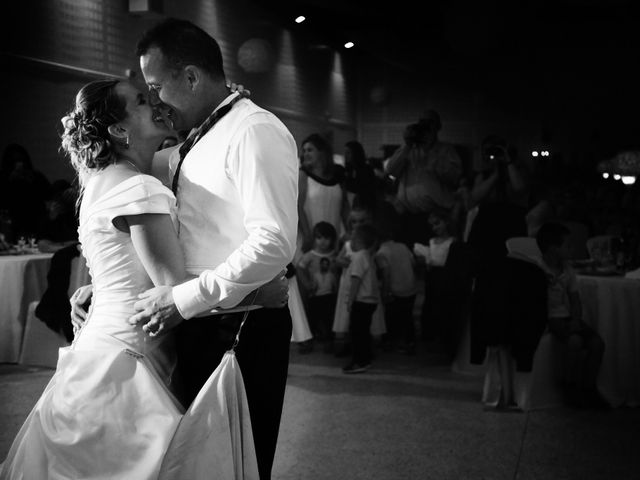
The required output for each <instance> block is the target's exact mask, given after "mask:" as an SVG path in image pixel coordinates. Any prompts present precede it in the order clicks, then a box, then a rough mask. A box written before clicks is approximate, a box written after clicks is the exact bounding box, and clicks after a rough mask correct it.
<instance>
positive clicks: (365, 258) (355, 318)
mask: <svg viewBox="0 0 640 480" xmlns="http://www.w3.org/2000/svg"><path fill="white" fill-rule="evenodd" d="M376 240H377V239H376V230H375V228H374V227H373V226H371V225H361V226H358V227H356V228H355V229H354V231H353V234H352V236H351V248H352V250H353V253H352V256H351V263H350V264H349V267H348V275H349V277H350V279H351V285H350V289H349V297H348V300H347V310H348V311H349V320H350V325H349V332H350V333H351V343H352V350H353V357H352V361H351V363H350V364H349V365H347V366H346V367H344V368H343V369H342V371H343V372H344V373H362V372H366V371H367V370H368V369H369V368H370V367H371V332H370V329H371V319H372V318H373V313H374V312H375V310H376V308H377V306H378V303H380V289H379V287H378V280H377V271H376V265H375V262H374V261H373V254H374V252H375V248H376Z"/></svg>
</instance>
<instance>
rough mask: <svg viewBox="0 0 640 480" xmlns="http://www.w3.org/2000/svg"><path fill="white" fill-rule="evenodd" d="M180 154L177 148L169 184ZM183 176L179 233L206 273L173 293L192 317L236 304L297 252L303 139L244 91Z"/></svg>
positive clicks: (189, 262) (193, 269) (188, 260)
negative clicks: (297, 140) (299, 148)
mask: <svg viewBox="0 0 640 480" xmlns="http://www.w3.org/2000/svg"><path fill="white" fill-rule="evenodd" d="M235 95H236V94H232V95H230V96H229V97H227V98H226V99H225V100H224V101H223V102H222V103H221V104H220V105H219V106H218V108H220V106H222V105H224V104H226V103H227V102H229V101H231V100H232V99H233V98H234V97H235ZM179 158H180V157H179V149H178V148H176V149H175V150H174V151H173V152H172V154H171V157H170V160H169V184H170V179H171V178H173V175H174V173H175V168H176V166H177V163H178V161H179ZM179 179H180V180H179V184H178V192H177V195H176V197H177V216H178V224H179V232H178V235H179V238H180V244H181V245H182V248H183V250H184V254H185V264H186V268H187V272H188V273H190V274H193V275H198V278H196V279H193V280H190V281H188V282H185V283H183V284H181V285H178V286H175V287H174V288H173V297H174V301H175V303H176V306H177V308H178V311H179V312H180V314H181V315H182V316H183V317H184V318H191V317H194V316H196V315H197V314H199V313H202V312H205V311H208V310H211V309H213V308H231V307H234V306H235V305H237V304H238V303H239V302H240V301H241V300H242V299H243V298H244V297H245V296H247V295H248V294H249V293H251V292H252V291H253V290H255V289H256V288H258V287H259V286H260V285H263V284H264V283H267V282H268V281H270V280H271V279H272V278H274V277H275V276H276V275H277V274H278V273H279V272H280V271H281V270H282V269H283V268H284V267H285V266H286V265H287V264H288V263H289V262H290V261H291V260H292V259H293V255H294V252H295V248H296V234H297V226H298V211H297V199H298V157H297V147H296V143H295V140H294V139H293V136H292V135H291V133H290V132H289V130H288V129H287V128H286V127H285V126H284V124H283V123H282V122H281V121H280V120H279V119H278V118H277V117H276V116H275V115H273V114H272V113H270V112H268V111H266V110H264V109H262V108H260V107H258V106H257V105H255V104H254V103H253V102H252V101H250V100H249V99H241V100H239V101H238V102H236V104H235V105H234V106H233V108H232V109H231V111H230V112H229V113H228V114H227V115H225V116H224V117H223V118H222V119H221V120H220V121H219V122H218V123H216V124H215V126H214V127H213V128H212V129H211V130H210V131H209V132H208V133H206V134H205V135H204V136H203V137H202V138H201V139H200V140H199V141H198V142H197V143H196V144H195V146H194V147H193V148H192V149H191V151H190V152H189V153H188V154H187V156H186V157H185V160H184V162H183V163H182V167H181V170H180V177H179Z"/></svg>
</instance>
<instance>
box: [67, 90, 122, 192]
mask: <svg viewBox="0 0 640 480" xmlns="http://www.w3.org/2000/svg"><path fill="white" fill-rule="evenodd" d="M119 82H120V80H97V81H95V82H91V83H88V84H87V85H85V86H84V87H82V88H81V89H80V91H79V92H78V94H77V95H76V101H75V106H74V108H73V110H72V111H71V112H69V114H68V115H67V116H65V117H64V118H63V119H62V125H63V126H64V133H63V134H62V149H63V150H64V151H65V152H66V153H67V154H68V155H69V157H70V159H71V165H72V166H73V168H74V169H75V170H76V172H77V173H78V178H79V180H80V184H81V185H82V184H84V181H85V180H86V178H87V176H88V175H89V174H90V173H92V172H96V171H99V170H102V169H103V168H105V167H107V166H108V165H110V164H112V163H114V162H115V149H114V145H113V142H112V140H111V136H110V135H109V131H108V130H107V129H108V128H109V126H110V125H113V124H114V123H117V122H119V121H121V120H124V119H125V118H126V116H127V112H126V102H125V100H124V98H122V97H120V96H118V94H117V93H116V85H117V84H118V83H119Z"/></svg>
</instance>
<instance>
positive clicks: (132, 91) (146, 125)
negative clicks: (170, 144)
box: [116, 82, 171, 145]
mask: <svg viewBox="0 0 640 480" xmlns="http://www.w3.org/2000/svg"><path fill="white" fill-rule="evenodd" d="M116 92H117V94H118V95H119V96H120V97H121V98H123V99H124V100H125V102H126V110H127V118H126V119H125V120H123V121H122V124H123V126H125V127H126V128H127V133H128V135H129V141H130V142H132V143H134V144H135V143H138V142H145V143H146V142H147V141H154V142H156V143H157V144H158V145H160V143H161V142H162V140H164V138H165V137H166V136H167V135H169V134H170V133H171V130H170V129H169V127H168V126H167V124H166V123H165V122H164V120H163V118H162V115H159V114H158V112H157V111H155V110H154V109H153V108H152V107H151V105H149V102H148V100H147V95H146V93H143V92H141V91H140V90H139V89H138V88H136V87H134V86H133V85H132V84H131V83H129V82H120V83H118V84H117V85H116Z"/></svg>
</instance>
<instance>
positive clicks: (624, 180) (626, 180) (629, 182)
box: [622, 175, 636, 185]
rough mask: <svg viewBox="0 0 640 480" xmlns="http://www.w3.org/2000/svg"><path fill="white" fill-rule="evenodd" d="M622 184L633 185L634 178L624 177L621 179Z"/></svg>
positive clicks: (630, 176) (631, 176)
mask: <svg viewBox="0 0 640 480" xmlns="http://www.w3.org/2000/svg"><path fill="white" fill-rule="evenodd" d="M622 183H624V184H625V185H633V184H634V183H636V177H634V176H633V175H625V176H623V177H622Z"/></svg>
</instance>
